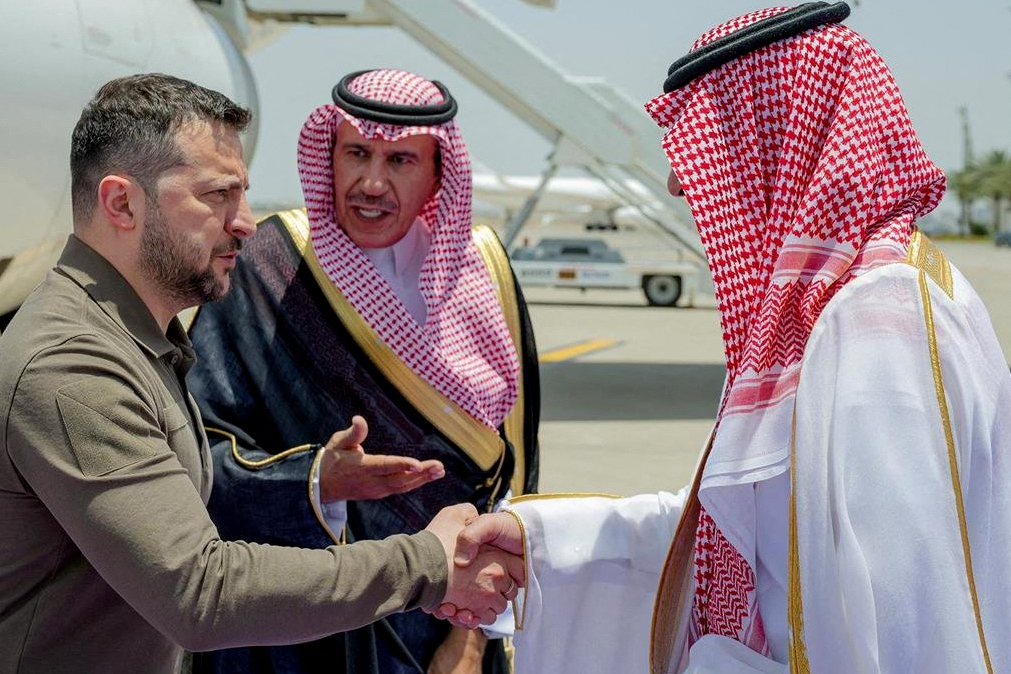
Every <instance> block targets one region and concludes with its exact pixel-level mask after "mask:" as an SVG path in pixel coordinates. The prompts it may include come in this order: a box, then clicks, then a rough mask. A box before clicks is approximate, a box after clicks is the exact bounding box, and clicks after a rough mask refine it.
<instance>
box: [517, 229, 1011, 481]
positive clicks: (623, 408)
mask: <svg viewBox="0 0 1011 674" xmlns="http://www.w3.org/2000/svg"><path fill="white" fill-rule="evenodd" d="M938 244H939V246H940V247H941V249H942V250H943V251H944V252H945V253H946V254H947V255H948V257H949V259H950V260H951V261H952V262H953V263H954V264H955V266H957V267H958V268H959V269H960V270H961V271H962V273H963V274H965V276H966V277H967V278H968V279H969V281H970V282H971V283H972V284H973V286H974V287H975V288H976V291H977V292H978V293H979V295H980V297H981V298H982V299H983V302H984V304H985V305H986V306H987V309H988V310H989V312H990V316H991V319H992V321H993V324H994V329H995V331H996V333H997V338H998V340H999V341H1000V343H1001V346H1002V347H1003V349H1004V354H1005V357H1006V358H1007V359H1008V360H1009V361H1011V248H996V247H994V246H993V244H990V243H983V242H961V241H941V242H938ZM524 292H525V294H526V297H527V300H528V302H529V304H530V313H531V317H532V320H533V323H534V332H535V335H536V337H537V347H538V352H539V353H540V354H541V355H542V363H541V386H542V407H541V410H542V411H541V415H542V416H541V418H542V422H541V430H540V443H541V481H540V489H541V491H542V492H606V493H612V494H618V495H625V496H627V495H631V494H638V493H645V492H655V491H660V490H665V491H676V490H677V489H679V488H680V487H681V486H682V485H684V484H685V483H686V482H687V481H688V480H689V479H690V477H691V474H692V471H693V469H694V466H695V461H696V459H697V457H698V454H699V451H700V449H701V448H702V446H703V445H704V444H705V442H706V440H707V438H708V435H709V431H710V429H711V427H712V422H713V417H714V414H715V412H716V405H717V402H718V400H719V395H720V388H721V386H722V383H723V377H724V373H725V369H724V360H723V345H722V341H721V337H720V327H719V315H718V313H717V311H716V310H715V309H711V308H702V309H698V308H696V309H672V308H654V307H649V306H646V303H645V300H644V299H643V298H642V295H641V293H640V292H638V291H631V290H629V291H624V290H596V291H593V290H589V291H586V292H585V293H584V292H580V291H579V290H573V289H551V288H527V289H525V291H524Z"/></svg>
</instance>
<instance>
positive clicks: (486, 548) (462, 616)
mask: <svg viewBox="0 0 1011 674" xmlns="http://www.w3.org/2000/svg"><path fill="white" fill-rule="evenodd" d="M425 529H426V530H427V531H431V532H432V533H433V534H435V535H436V536H438V537H439V541H441V542H442V547H443V549H444V550H445V551H446V561H447V563H448V565H449V582H448V586H447V589H446V596H445V597H444V598H443V600H442V602H443V603H442V604H441V605H439V607H438V608H436V609H427V608H426V609H423V610H424V611H425V612H426V613H430V614H432V615H434V616H436V617H437V618H443V619H445V620H448V621H449V622H451V623H452V624H454V625H456V626H458V627H466V628H468V629H476V628H477V627H478V626H480V625H488V624H491V623H493V622H495V618H496V616H498V615H499V614H500V613H502V612H503V611H505V610H506V607H507V606H508V605H509V601H511V600H512V599H515V598H516V594H517V593H518V592H519V588H520V587H522V586H523V585H524V583H525V581H526V573H525V568H524V561H523V533H522V531H521V529H520V525H519V522H518V520H517V519H516V517H514V516H513V515H512V514H510V513H507V512H499V513H493V514H489V515H479V514H478V512H477V509H476V508H475V507H474V506H472V505H470V504H469V503H464V504H460V505H454V506H449V507H447V508H443V509H442V510H440V511H439V514H438V515H436V516H435V517H434V518H433V519H432V521H431V522H430V523H429V525H428V526H427V527H425Z"/></svg>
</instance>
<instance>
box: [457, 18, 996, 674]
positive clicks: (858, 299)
mask: <svg viewBox="0 0 1011 674" xmlns="http://www.w3.org/2000/svg"><path fill="white" fill-rule="evenodd" d="M847 13H848V8H847V7H846V6H845V5H844V4H842V3H837V4H836V5H826V4H825V3H810V4H808V5H803V6H801V7H798V8H794V9H792V10H783V8H777V9H768V10H762V11H758V12H754V13H751V14H748V15H745V16H743V17H739V18H737V19H735V20H733V21H730V22H727V23H726V24H723V25H721V26H718V27H717V28H714V29H712V30H710V31H709V32H707V33H705V34H704V35H703V36H702V37H700V38H699V40H698V41H697V42H696V43H695V45H694V46H693V48H692V51H691V53H689V55H688V56H687V57H685V58H684V59H681V60H680V61H678V62H676V63H675V64H674V65H673V66H672V67H671V71H670V73H669V76H668V78H667V81H666V82H665V86H664V91H665V93H664V94H663V95H662V96H659V97H657V98H656V99H654V100H653V101H651V102H650V103H649V104H648V105H647V110H648V111H649V113H650V114H651V115H652V116H653V118H654V119H655V120H656V121H657V123H658V124H659V125H660V126H661V127H662V128H664V129H665V131H666V134H665V136H664V140H663V147H664V150H665V152H666V154H667V156H668V159H669V161H670V164H671V167H672V172H671V176H670V181H669V185H668V186H669V188H670V191H671V193H672V194H675V195H680V194H683V195H684V196H685V197H686V199H687V201H688V205H689V206H690V207H691V209H692V213H693V216H694V217H695V220H696V224H697V226H698V229H699V233H700V236H701V238H702V242H703V244H704V246H705V249H706V253H707V257H708V261H709V265H710V268H711V270H712V272H713V277H714V281H715V287H716V294H717V300H718V303H719V308H720V314H721V324H722V328H723V337H724V345H725V352H726V357H727V371H728V376H727V381H726V384H725V387H724V391H723V396H722V400H721V404H720V409H719V412H718V415H717V420H716V425H715V428H714V432H713V435H712V437H711V439H710V442H709V444H708V446H707V448H706V449H705V451H704V452H703V453H702V456H701V458H700V461H699V465H698V469H697V472H696V477H695V479H694V481H693V484H692V485H690V486H688V487H686V488H685V489H683V490H682V491H680V492H679V493H677V494H667V493H661V494H653V495H642V496H636V497H632V498H626V499H616V500H615V499H606V498H601V497H587V498H583V499H580V498H560V499H559V498H544V497H540V498H538V497H531V498H528V499H519V500H516V501H514V502H513V503H512V504H511V505H510V506H509V507H508V508H507V510H508V511H509V512H504V513H497V514H494V515H490V516H484V517H482V518H480V519H478V520H476V521H474V522H472V523H471V524H470V525H468V526H467V527H466V528H465V529H464V531H463V532H462V533H461V539H460V542H461V544H463V545H465V546H468V547H467V548H466V549H469V550H474V551H476V549H477V546H478V544H480V543H485V544H493V545H498V546H499V547H503V548H505V549H511V550H513V551H515V552H523V553H524V554H525V555H526V562H527V575H528V577H527V579H526V580H527V583H526V585H527V587H526V590H525V591H524V593H523V595H522V597H521V601H519V603H518V606H517V609H518V610H517V628H518V630H519V631H518V632H517V637H516V657H517V664H516V672H517V673H518V674H522V673H525V672H552V673H553V674H559V673H566V672H573V673H575V672H615V671H621V672H642V671H646V670H647V668H648V669H649V671H651V672H654V673H657V674H659V673H662V672H684V671H687V672H695V673H698V674H701V673H703V672H719V673H721V674H732V673H736V672H741V673H745V672H748V673H754V672H769V673H772V672H777V673H778V672H786V671H790V672H819V673H822V672H839V673H847V674H849V673H853V672H910V671H915V672H920V673H922V672H929V673H937V674H941V673H943V672H993V671H1007V670H1008V669H1009V668H1011V641H1009V640H1008V639H1007V638H1005V634H1006V630H1007V625H1008V624H1011V580H1009V579H1011V555H1009V554H1008V552H1009V551H1011V473H1009V471H1011V463H1009V457H1011V376H1009V373H1008V366H1007V363H1006V362H1005V360H1004V357H1003V355H1002V352H1001V349H1000V347H999V345H998V343H997V340H996V338H995V336H994V334H993V330H992V327H991V325H990V321H989V318H988V316H987V314H986V311H985V309H984V308H983V305H982V303H981V302H980V300H979V298H978V296H977V295H976V293H975V292H974V291H973V289H972V288H971V287H970V286H969V284H968V283H967V282H966V280H965V278H964V277H963V276H962V275H961V274H960V273H959V272H958V271H957V270H956V269H955V268H954V267H952V266H951V265H950V264H949V263H948V262H947V260H946V259H944V256H943V255H942V254H941V253H940V251H939V250H937V248H936V247H934V246H933V244H932V243H931V242H930V241H929V240H928V239H927V238H926V237H923V236H922V235H921V234H919V233H918V232H917V231H916V227H915V222H916V220H917V219H918V218H920V217H922V216H923V215H924V214H926V213H928V212H929V211H931V210H932V209H933V208H934V207H935V206H936V205H937V203H938V202H939V201H940V198H941V195H942V194H943V191H944V175H943V173H942V172H941V171H940V170H939V169H938V168H937V167H936V166H934V164H932V163H931V162H930V160H929V159H928V158H927V156H926V154H925V153H924V152H923V149H922V147H921V146H920V144H919V142H918V140H917V138H916V136H915V133H914V132H913V130H912V126H911V124H910V122H909V117H908V113H907V112H906V109H905V106H904V105H903V103H902V100H901V96H900V94H899V92H898V89H897V87H896V85H895V82H894V80H893V79H892V77H891V74H890V73H889V72H888V69H887V67H886V66H885V65H884V63H883V62H882V60H881V58H880V56H878V54H877V53H876V52H874V50H873V49H872V48H871V47H870V45H869V44H868V43H867V42H866V41H865V40H864V39H863V38H862V37H861V36H859V35H858V34H856V33H855V32H854V31H852V30H850V29H848V28H846V27H844V26H842V25H840V24H839V23H838V22H839V21H840V20H841V19H842V18H843V17H844V16H845V15H846V14H847ZM672 385H676V382H672ZM467 559H468V556H467V554H463V555H460V554H458V556H457V563H458V564H466V563H467ZM440 614H442V615H444V616H446V617H450V619H452V620H454V621H456V622H459V623H464V624H465V623H467V622H468V620H469V619H470V616H469V615H468V612H466V611H457V610H455V608H454V607H452V606H443V607H442V608H441V609H440Z"/></svg>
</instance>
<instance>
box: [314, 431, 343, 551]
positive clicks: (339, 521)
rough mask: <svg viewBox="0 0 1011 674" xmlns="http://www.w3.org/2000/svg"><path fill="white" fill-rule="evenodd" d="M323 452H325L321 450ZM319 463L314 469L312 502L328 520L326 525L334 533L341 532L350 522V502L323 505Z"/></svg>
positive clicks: (316, 462) (316, 463)
mask: <svg viewBox="0 0 1011 674" xmlns="http://www.w3.org/2000/svg"><path fill="white" fill-rule="evenodd" d="M319 451H321V452H322V451H323V450H319ZM319 464H320V462H319V461H315V462H313V467H312V500H313V504H314V505H315V506H316V507H317V508H318V509H319V512H320V513H321V514H322V515H323V519H324V520H326V524H327V526H328V527H330V529H331V530H332V531H335V532H340V530H341V529H343V528H344V525H345V524H347V521H348V502H347V501H330V502H329V503H323V502H322V501H321V500H320V495H319Z"/></svg>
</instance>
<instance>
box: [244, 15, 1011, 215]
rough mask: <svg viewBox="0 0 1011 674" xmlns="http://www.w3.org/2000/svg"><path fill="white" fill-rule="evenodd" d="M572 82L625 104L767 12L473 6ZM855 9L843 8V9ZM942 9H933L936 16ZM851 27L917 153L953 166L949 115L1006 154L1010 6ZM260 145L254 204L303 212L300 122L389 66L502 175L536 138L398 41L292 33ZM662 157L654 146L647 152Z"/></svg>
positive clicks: (528, 167)
mask: <svg viewBox="0 0 1011 674" xmlns="http://www.w3.org/2000/svg"><path fill="white" fill-rule="evenodd" d="M475 1H476V2H478V4H480V5H481V6H482V7H483V8H484V9H485V10H487V11H488V12H490V13H491V14H492V15H494V17H495V18H496V19H498V20H499V21H501V22H502V23H503V24H505V25H506V26H508V27H509V28H510V29H511V30H512V31H514V32H515V33H518V34H519V35H520V36H522V37H523V39H525V40H526V41H527V42H528V43H529V44H531V45H533V47H534V48H536V49H537V50H539V51H540V52H542V53H543V54H544V55H546V56H547V57H548V59H549V60H551V61H553V62H554V63H555V64H556V65H558V66H560V67H561V68H562V69H563V70H565V71H566V72H567V73H568V74H571V75H578V76H597V77H602V78H604V79H605V80H607V81H608V82H610V83H611V84H613V85H615V86H617V87H619V88H620V89H622V90H624V91H625V92H626V93H627V94H628V95H629V96H631V97H632V98H633V99H635V100H641V101H643V102H645V101H646V100H648V99H649V98H651V97H652V96H654V95H655V94H656V93H658V92H659V91H660V86H661V83H662V81H663V77H664V75H665V73H666V70H667V66H668V65H669V64H670V63H671V62H672V61H673V60H675V59H677V58H678V57H680V56H682V55H683V54H684V53H685V52H686V50H687V49H688V47H689V46H690V45H691V43H692V42H693V41H694V39H695V38H696V37H697V36H698V35H699V34H700V33H702V32H703V31H705V30H707V29H708V28H710V27H712V26H714V25H716V24H718V23H721V22H723V21H724V20H726V19H729V18H732V17H734V16H737V15H739V14H743V13H745V12H748V11H752V10H754V9H758V8H761V7H765V6H768V2H762V1H758V2H748V1H745V0H694V1H691V2H689V1H687V0H681V1H678V2H674V1H670V0H624V1H623V2H616V1H615V0H558V6H557V7H555V8H554V9H541V8H537V7H532V6H529V5H526V4H523V3H521V2H519V0H475ZM851 4H852V3H851ZM942 8H944V9H943V11H942ZM847 24H848V25H849V26H851V27H852V28H854V29H855V30H857V31H859V32H860V33H862V34H863V35H864V36H865V37H867V38H868V39H869V40H870V41H871V43H872V44H873V45H874V46H875V47H876V48H877V49H878V51H879V52H880V53H881V54H882V56H883V57H884V59H885V61H886V62H887V63H888V64H889V66H890V67H891V69H892V71H893V73H894V74H895V78H896V80H897V81H898V83H899V87H900V89H901V90H902V92H903V95H904V97H905V100H906V104H907V106H908V107H909V110H910V114H911V116H912V119H913V124H914V126H915V127H916V129H917V132H918V133H919V135H920V138H921V140H922V142H923V144H924V145H925V146H926V148H927V152H928V153H929V154H930V156H931V157H932V158H933V159H934V161H935V162H937V163H938V164H939V165H940V166H941V167H942V168H943V169H945V170H951V169H954V168H957V167H959V166H960V165H961V163H962V136H961V123H960V120H959V116H958V107H959V106H960V105H966V106H968V109H969V118H970V123H971V129H972V140H973V146H974V148H975V151H976V153H977V154H982V153H983V152H985V151H987V150H991V149H998V148H1000V149H1009V148H1011V78H1009V74H1011V0H961V2H957V3H956V2H945V3H941V2H939V1H938V0H930V1H929V2H928V1H924V0H861V2H860V4H859V5H858V6H854V7H853V13H852V15H851V16H850V18H849V19H848V20H847ZM250 62H251V64H252V67H253V71H254V73H255V74H256V77H257V82H258V85H259V93H260V103H261V109H260V113H261V127H260V140H259V145H258V148H257V152H256V156H255V158H254V160H253V164H252V168H251V182H252V189H251V197H252V199H253V200H254V201H291V202H298V203H300V202H301V189H300V187H299V183H298V177H297V172H296V168H295V143H296V139H297V136H298V131H299V128H300V127H301V125H302V123H303V121H304V120H305V117H306V116H307V115H308V113H309V112H310V111H311V110H312V109H313V108H314V107H315V106H317V105H320V104H321V103H325V102H328V101H329V100H330V90H331V88H332V87H333V85H334V84H335V83H336V81H337V80H338V79H339V78H340V76H341V75H343V74H345V73H347V72H350V71H352V70H356V69H364V68H374V67H396V68H404V69H407V70H413V71H415V72H418V73H420V74H422V75H424V76H426V77H430V78H435V79H438V80H441V81H442V82H444V83H445V84H446V85H447V86H448V87H449V88H450V90H451V91H452V92H453V93H454V95H455V96H456V97H457V99H458V100H459V102H460V113H459V117H458V120H459V123H460V126H461V128H462V131H463V134H464V137H465V138H466V140H467V144H468V147H469V149H470V151H471V154H472V156H473V157H474V158H475V159H477V160H479V161H480V162H482V163H483V164H485V165H487V166H489V167H490V168H492V169H494V170H496V171H498V172H500V173H527V174H529V173H536V172H539V171H540V170H541V169H542V168H543V166H544V161H545V158H546V156H547V154H548V152H549V150H550V146H549V144H548V142H547V141H546V140H544V139H543V138H542V137H541V136H539V135H538V134H537V133H535V132H534V131H533V130H531V129H530V128H529V127H527V126H526V125H525V124H524V123H522V122H520V121H519V120H517V119H516V118H515V117H513V116H512V115H511V114H510V113H509V112H508V111H507V110H505V109H504V108H503V107H501V106H500V105H499V104H498V103H496V102H495V101H493V100H492V99H490V98H489V97H488V96H486V95H485V94H484V93H483V92H482V91H481V90H480V89H478V88H477V87H476V86H475V85H473V84H471V83H470V82H469V81H467V80H466V79H465V78H464V77H463V76H461V75H459V74H458V73H456V71H454V70H453V68H452V67H451V66H450V65H448V64H446V63H445V62H443V61H441V60H440V59H438V58H437V57H435V56H433V55H432V54H431V53H430V52H428V51H427V50H426V49H425V48H424V47H421V46H420V45H418V44H417V43H415V42H414V41H413V40H412V39H411V38H410V37H408V36H407V35H405V34H403V33H401V32H400V31H399V30H397V29H390V28H340V27H313V26H297V27H295V28H292V29H291V30H289V31H288V32H287V33H285V34H284V35H282V36H281V37H280V38H278V39H277V40H275V41H274V42H272V43H270V44H269V45H267V46H265V47H263V48H262V49H261V50H259V51H257V52H256V53H254V54H253V55H252V56H251V58H250ZM657 151H658V152H659V148H658V149H657Z"/></svg>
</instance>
